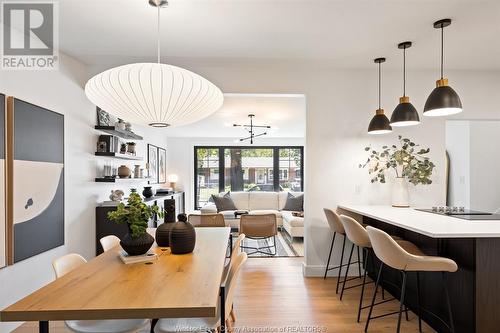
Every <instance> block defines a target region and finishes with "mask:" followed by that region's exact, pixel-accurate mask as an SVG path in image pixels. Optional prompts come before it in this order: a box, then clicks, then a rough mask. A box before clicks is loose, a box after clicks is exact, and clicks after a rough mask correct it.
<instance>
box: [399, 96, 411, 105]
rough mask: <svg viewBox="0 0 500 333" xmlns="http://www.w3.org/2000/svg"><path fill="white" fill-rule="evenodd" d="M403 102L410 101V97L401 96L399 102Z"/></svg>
mask: <svg viewBox="0 0 500 333" xmlns="http://www.w3.org/2000/svg"><path fill="white" fill-rule="evenodd" d="M403 103H410V97H408V96H403V97H399V104H403Z"/></svg>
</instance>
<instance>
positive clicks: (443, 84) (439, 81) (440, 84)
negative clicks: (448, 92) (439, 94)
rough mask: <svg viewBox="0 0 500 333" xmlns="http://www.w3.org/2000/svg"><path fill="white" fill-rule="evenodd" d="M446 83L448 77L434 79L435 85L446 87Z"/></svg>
mask: <svg viewBox="0 0 500 333" xmlns="http://www.w3.org/2000/svg"><path fill="white" fill-rule="evenodd" d="M447 85H448V79H446V78H442V79H439V80H437V81H436V87H446V86H447Z"/></svg>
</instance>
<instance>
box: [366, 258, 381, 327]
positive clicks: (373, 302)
mask: <svg viewBox="0 0 500 333" xmlns="http://www.w3.org/2000/svg"><path fill="white" fill-rule="evenodd" d="M383 268H384V264H383V263H380V268H379V269H378V275H377V282H375V291H374V292H373V298H372V303H371V305H370V311H368V318H367V319H366V324H365V333H366V332H368V325H369V324H370V319H371V317H372V311H373V305H374V304H375V299H376V298H377V290H378V285H379V283H380V278H381V276H382V269H383Z"/></svg>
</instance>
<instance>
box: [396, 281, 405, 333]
mask: <svg viewBox="0 0 500 333" xmlns="http://www.w3.org/2000/svg"><path fill="white" fill-rule="evenodd" d="M402 273H403V285H402V286H401V299H400V303H399V315H398V327H397V329H396V333H399V332H400V331H401V315H402V313H403V306H404V303H405V293H406V277H407V274H406V272H405V271H402Z"/></svg>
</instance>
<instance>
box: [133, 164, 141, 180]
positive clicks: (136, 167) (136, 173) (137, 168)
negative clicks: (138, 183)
mask: <svg viewBox="0 0 500 333" xmlns="http://www.w3.org/2000/svg"><path fill="white" fill-rule="evenodd" d="M134 178H141V166H140V165H139V164H136V165H134Z"/></svg>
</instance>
